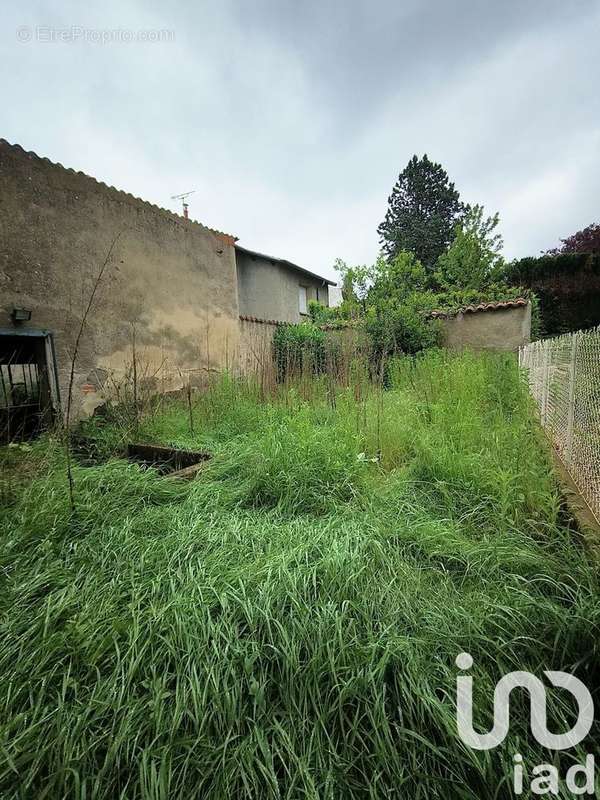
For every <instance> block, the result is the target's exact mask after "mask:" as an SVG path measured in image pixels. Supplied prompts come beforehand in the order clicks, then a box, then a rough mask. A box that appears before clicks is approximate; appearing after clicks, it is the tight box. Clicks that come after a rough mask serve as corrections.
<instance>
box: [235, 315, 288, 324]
mask: <svg viewBox="0 0 600 800" xmlns="http://www.w3.org/2000/svg"><path fill="white" fill-rule="evenodd" d="M240 319H241V320H242V322H259V323H260V324H261V325H286V324H290V323H285V322H282V321H281V320H279V319H261V317H251V316H249V315H248V314H240Z"/></svg>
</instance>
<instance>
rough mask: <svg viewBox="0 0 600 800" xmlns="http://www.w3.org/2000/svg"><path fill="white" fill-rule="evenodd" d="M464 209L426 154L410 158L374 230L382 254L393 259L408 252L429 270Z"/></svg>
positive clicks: (437, 165) (431, 268)
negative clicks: (384, 213)
mask: <svg viewBox="0 0 600 800" xmlns="http://www.w3.org/2000/svg"><path fill="white" fill-rule="evenodd" d="M464 210H465V207H464V205H463V204H462V203H461V202H460V199H459V193H458V192H457V190H456V189H455V188H454V184H453V183H451V182H450V180H449V178H448V174H447V173H446V171H445V170H444V168H443V167H442V166H441V164H436V163H435V162H433V161H430V160H429V158H428V157H427V155H424V156H423V158H417V156H416V155H415V156H413V157H412V158H411V160H410V161H409V162H408V164H407V165H406V167H405V168H404V170H403V171H402V172H401V173H400V175H399V177H398V180H397V181H396V184H395V186H394V188H393V190H392V194H391V195H390V196H389V198H388V210H387V213H386V215H385V219H384V221H383V222H382V223H381V225H380V226H379V227H378V228H377V232H378V234H379V237H380V242H381V246H382V251H383V253H384V255H385V256H386V257H387V258H388V259H393V258H394V257H395V256H396V255H397V254H398V253H399V252H400V251H401V250H410V251H411V252H412V253H414V254H415V255H416V256H417V258H418V259H419V260H420V261H421V262H422V263H423V264H424V265H425V267H426V268H427V269H430V270H433V269H434V267H435V263H436V261H437V259H438V258H439V256H440V255H441V254H442V253H443V252H444V251H445V250H446V249H447V247H448V245H449V244H450V242H451V241H452V236H453V232H454V228H455V226H456V224H457V222H459V221H460V219H461V216H462V214H463V212H464Z"/></svg>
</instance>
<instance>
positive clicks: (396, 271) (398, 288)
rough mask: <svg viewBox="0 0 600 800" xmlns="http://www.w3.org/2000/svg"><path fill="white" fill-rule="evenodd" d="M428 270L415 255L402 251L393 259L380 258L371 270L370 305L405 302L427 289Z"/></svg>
mask: <svg viewBox="0 0 600 800" xmlns="http://www.w3.org/2000/svg"><path fill="white" fill-rule="evenodd" d="M427 279H428V278H427V270H426V269H425V267H424V266H423V264H421V262H420V261H419V259H418V258H417V257H416V256H415V254H414V253H409V252H408V251H406V250H401V251H400V252H399V253H398V254H397V255H396V256H395V257H394V258H393V259H391V260H386V259H385V258H383V257H382V256H380V257H379V258H378V259H377V261H376V262H375V264H374V266H373V267H372V268H371V281H372V283H371V286H370V288H369V290H368V301H369V304H370V305H373V304H378V303H382V302H387V301H389V300H392V299H394V300H398V301H404V300H405V299H406V298H407V297H408V296H409V295H410V294H412V293H413V292H423V291H425V289H426V287H427Z"/></svg>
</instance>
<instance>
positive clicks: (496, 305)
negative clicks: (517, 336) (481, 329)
mask: <svg viewBox="0 0 600 800" xmlns="http://www.w3.org/2000/svg"><path fill="white" fill-rule="evenodd" d="M528 303H529V300H528V299H527V298H526V297H516V298H515V299H514V300H496V301H494V302H492V303H479V304H478V305H470V306H463V307H462V308H454V309H452V310H451V311H444V310H443V309H438V310H436V311H432V312H431V313H430V314H429V316H430V317H435V318H437V319H446V318H448V317H455V316H457V315H458V314H476V313H477V312H479V311H502V310H503V309H507V308H519V306H526V305H527V304H528Z"/></svg>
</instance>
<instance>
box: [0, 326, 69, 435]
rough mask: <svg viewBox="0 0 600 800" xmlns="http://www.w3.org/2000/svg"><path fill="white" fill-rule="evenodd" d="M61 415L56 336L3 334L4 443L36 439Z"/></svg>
mask: <svg viewBox="0 0 600 800" xmlns="http://www.w3.org/2000/svg"><path fill="white" fill-rule="evenodd" d="M57 411H58V384H57V380H56V360H55V357H54V345H53V341H52V335H51V334H49V333H48V332H47V331H34V330H24V331H16V330H14V329H10V330H0V442H11V441H15V440H16V441H19V440H23V439H29V438H32V437H33V436H36V435H37V434H38V433H39V432H40V431H41V430H43V429H44V428H46V427H48V425H49V424H50V423H51V422H52V420H53V419H54V418H55V415H56V412H57Z"/></svg>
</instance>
